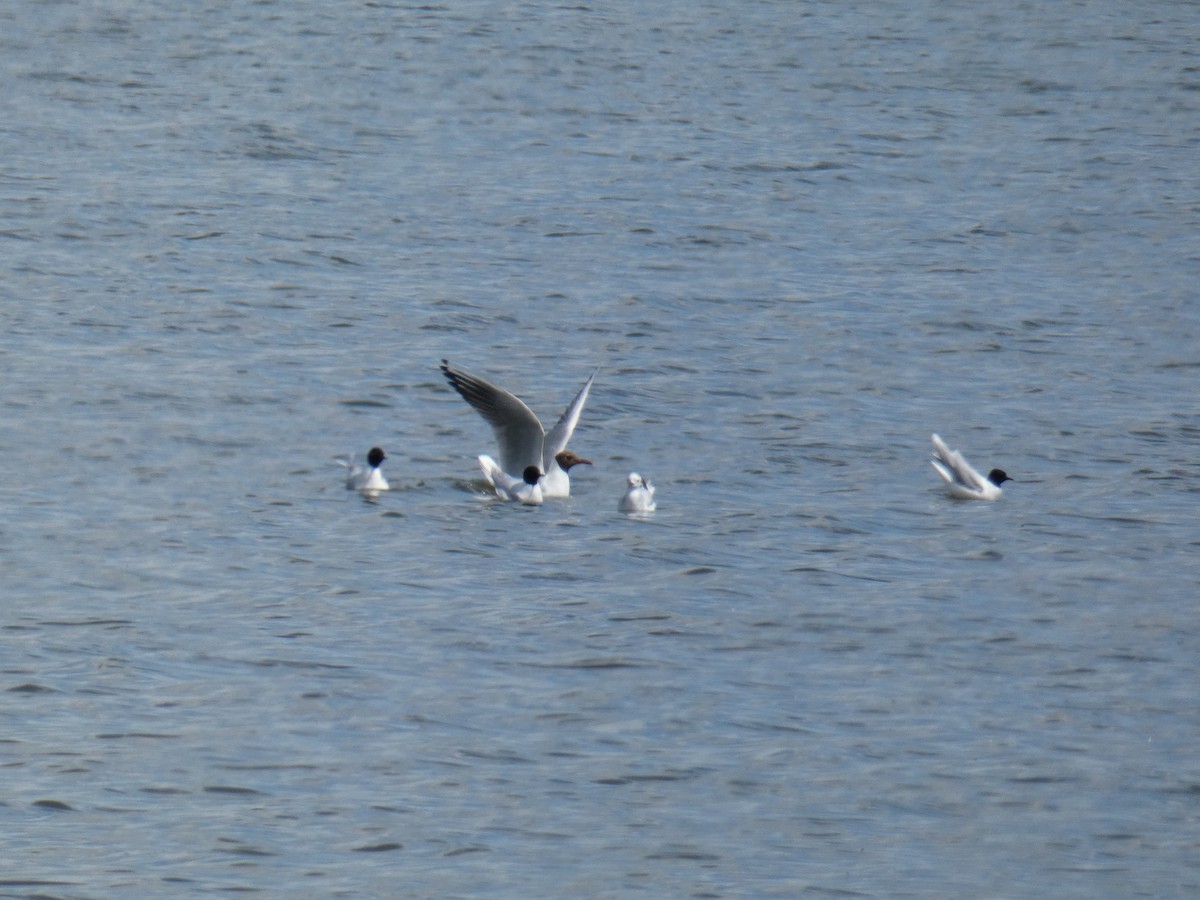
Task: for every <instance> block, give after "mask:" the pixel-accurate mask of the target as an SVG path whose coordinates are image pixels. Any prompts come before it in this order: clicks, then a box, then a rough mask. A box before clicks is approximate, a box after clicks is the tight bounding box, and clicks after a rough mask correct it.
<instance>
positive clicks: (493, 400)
mask: <svg viewBox="0 0 1200 900" xmlns="http://www.w3.org/2000/svg"><path fill="white" fill-rule="evenodd" d="M442 374H443V375H445V376H446V380H447V381H449V382H450V385H451V387H453V388H454V389H455V390H456V391H458V393H459V395H460V396H461V397H462V398H463V399H464V400H466V401H467V403H469V404H471V406H472V407H473V408H474V409H475V411H476V412H478V413H479V414H480V415H481V416H483V418H484V419H485V420H486V421H487V423H488V424H489V425H491V426H492V430H493V431H494V432H495V434H496V443H497V444H498V445H499V451H500V470H501V471H502V472H505V473H509V472H523V471H524V470H525V469H526V468H527V467H528V466H537V467H538V470H539V471H540V472H542V473H543V475H542V483H541V485H542V487H541V489H542V494H543V496H545V497H569V496H570V495H571V479H570V477H569V476H568V475H567V472H566V469H564V468H563V467H562V466H561V465H559V460H558V458H557V457H558V455H559V454H560V453H563V451H565V450H566V448H567V443H568V442H569V441H570V440H571V435H572V434H574V433H575V426H576V425H577V424H578V423H579V416H580V414H581V413H582V412H583V405H584V403H586V402H587V397H588V391H590V390H591V388H592V381H593V379H595V377H596V373H595V372H593V373H592V376H591V378H589V379H588V380H587V381H586V382H584V385H583V387H582V388H580V389H579V393H578V394H576V395H575V399H574V400H572V401H571V404H570V406H568V407H567V409H566V411H565V412H564V413H563V414H562V416H561V417H560V418H559V420H558V422H557V423H556V424H555V426H554V427H553V428H551V429H550V431H546V430H545V429H544V428H542V423H541V422H540V421H538V417H537V416H535V415H534V414H533V411H532V410H530V408H529V407H528V406H526V405H525V404H524V403H522V402H521V401H520V400H519V399H517V397H515V396H513V395H512V394H511V393H509V392H508V391H506V390H504V389H503V388H500V387H496V386H495V385H494V384H491V383H490V382H487V381H484V380H483V379H482V378H479V377H477V376H475V375H468V374H467V373H465V372H460V371H458V370H457V369H453V368H451V367H450V364H449V363H447V362H446V361H445V360H442ZM568 455H569V456H570V457H572V458H573V459H576V460H578V457H575V456H574V454H568ZM584 462H586V461H584ZM572 464H573V463H572ZM567 468H570V465H568V466H567Z"/></svg>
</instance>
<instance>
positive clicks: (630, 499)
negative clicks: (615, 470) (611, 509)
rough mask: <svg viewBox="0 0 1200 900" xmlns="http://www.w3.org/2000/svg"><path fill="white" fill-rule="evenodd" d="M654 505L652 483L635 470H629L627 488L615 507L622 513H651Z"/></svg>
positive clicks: (655, 505)
mask: <svg viewBox="0 0 1200 900" xmlns="http://www.w3.org/2000/svg"><path fill="white" fill-rule="evenodd" d="M656 507H657V504H655V502H654V485H652V484H651V483H650V482H649V481H647V480H646V479H645V478H643V477H642V476H641V475H639V474H638V473H637V472H630V473H629V489H628V490H627V491H625V494H624V495H623V496H622V497H621V502H620V503H618V504H617V509H618V510H620V511H621V512H623V513H652V512H654V510H655V509H656Z"/></svg>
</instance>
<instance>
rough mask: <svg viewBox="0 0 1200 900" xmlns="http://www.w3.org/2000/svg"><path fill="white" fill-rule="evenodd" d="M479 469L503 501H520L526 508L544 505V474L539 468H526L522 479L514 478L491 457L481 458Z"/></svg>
mask: <svg viewBox="0 0 1200 900" xmlns="http://www.w3.org/2000/svg"><path fill="white" fill-rule="evenodd" d="M479 468H480V470H481V471H482V472H483V477H484V478H486V479H487V480H488V484H490V485H491V486H492V487H494V488H495V489H496V496H497V497H499V498H500V499H501V500H519V501H520V502H521V503H524V504H525V505H526V506H541V505H542V485H541V478H542V473H541V472H540V471H539V470H538V467H537V466H526V467H525V471H524V472H522V473H521V477H520V478H513V476H511V475H509V474H508V473H507V472H505V471H504V470H503V469H501V468H500V466H499V465H498V464H497V463H496V461H495V460H494V459H492V458H491V457H490V456H481V457H479Z"/></svg>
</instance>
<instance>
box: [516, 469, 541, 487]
mask: <svg viewBox="0 0 1200 900" xmlns="http://www.w3.org/2000/svg"><path fill="white" fill-rule="evenodd" d="M521 477H522V478H524V479H525V483H526V484H537V483H538V479H539V478H541V477H542V470H541V469H539V468H538V467H537V466H526V467H525V471H524V472H523V473H522V474H521Z"/></svg>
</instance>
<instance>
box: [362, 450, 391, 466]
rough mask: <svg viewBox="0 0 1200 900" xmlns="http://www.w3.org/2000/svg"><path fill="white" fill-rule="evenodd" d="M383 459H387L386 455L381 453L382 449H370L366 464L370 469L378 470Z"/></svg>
mask: <svg viewBox="0 0 1200 900" xmlns="http://www.w3.org/2000/svg"><path fill="white" fill-rule="evenodd" d="M385 459H387V454H385V453H384V452H383V448H381V447H372V448H371V450H370V452H369V453H367V463H368V464H369V465H370V466H371V468H372V469H378V468H379V467H380V466H381V465H383V461H384V460H385Z"/></svg>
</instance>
